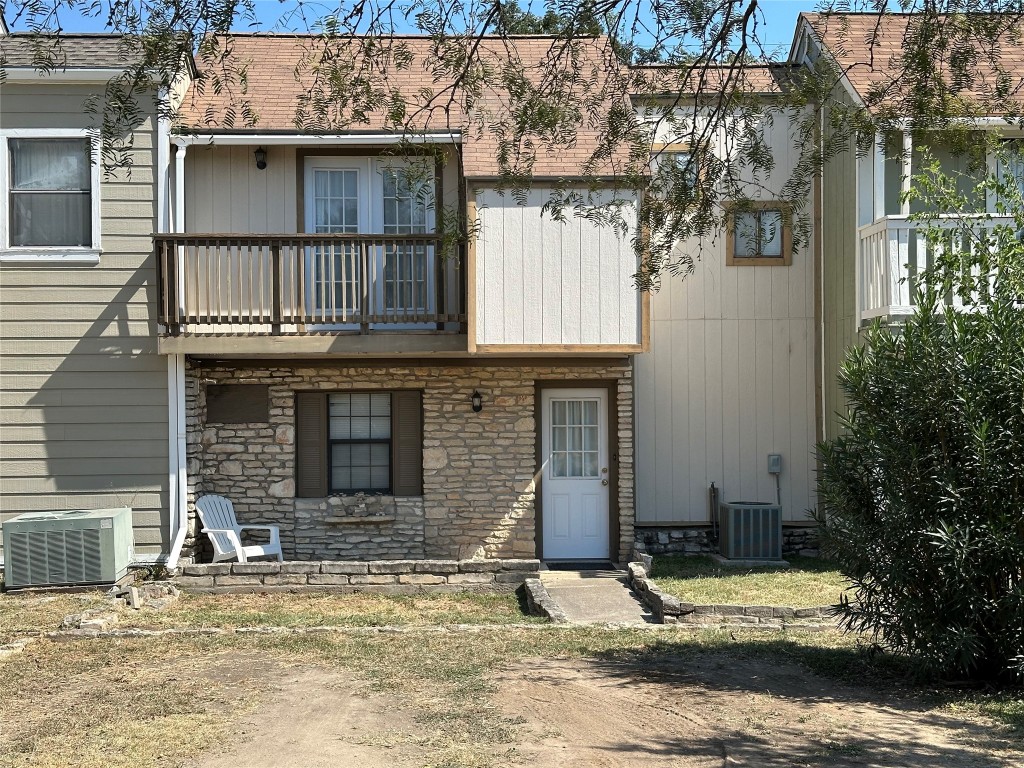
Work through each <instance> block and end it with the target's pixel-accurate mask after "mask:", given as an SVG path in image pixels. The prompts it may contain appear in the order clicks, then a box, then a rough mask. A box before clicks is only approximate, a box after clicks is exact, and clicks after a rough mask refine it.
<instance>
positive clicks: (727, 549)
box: [718, 501, 782, 560]
mask: <svg viewBox="0 0 1024 768" xmlns="http://www.w3.org/2000/svg"><path fill="white" fill-rule="evenodd" d="M718 515H719V534H718V549H719V552H720V553H721V554H722V556H723V557H727V558H729V559H730V560H781V559H782V508H781V507H780V506H779V505H778V504H771V503H768V502H761V501H723V502H722V503H721V505H720V506H719V508H718Z"/></svg>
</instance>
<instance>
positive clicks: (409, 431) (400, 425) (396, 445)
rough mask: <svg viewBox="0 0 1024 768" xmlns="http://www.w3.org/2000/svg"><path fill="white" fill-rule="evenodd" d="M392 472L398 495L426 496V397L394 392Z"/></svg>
mask: <svg viewBox="0 0 1024 768" xmlns="http://www.w3.org/2000/svg"><path fill="white" fill-rule="evenodd" d="M391 473H392V475H393V481H392V485H393V488H392V491H393V492H394V494H395V496H420V495H422V494H423V394H422V393H421V392H418V391H416V390H409V389H406V390H400V391H398V392H392V393H391Z"/></svg>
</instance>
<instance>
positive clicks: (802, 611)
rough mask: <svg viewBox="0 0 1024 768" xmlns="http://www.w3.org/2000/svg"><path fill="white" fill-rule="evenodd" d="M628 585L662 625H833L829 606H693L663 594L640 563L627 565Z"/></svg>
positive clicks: (665, 593)
mask: <svg viewBox="0 0 1024 768" xmlns="http://www.w3.org/2000/svg"><path fill="white" fill-rule="evenodd" d="M627 573H628V576H627V578H628V579H629V585H630V586H631V587H632V588H633V591H634V592H636V594H637V595H638V596H639V597H640V599H641V600H643V601H644V602H645V603H646V604H647V605H649V606H650V608H651V611H652V612H653V614H654V617H655V618H656V619H657V620H658V621H659V622H660V623H662V624H703V625H710V626H730V625H741V624H742V625H753V624H756V625H767V626H774V627H781V626H804V627H825V626H834V625H835V622H834V621H833V620H832V619H831V615H832V608H831V606H827V605H823V606H818V607H815V608H790V607H787V606H776V605H696V604H694V603H686V602H683V601H681V600H680V599H679V598H677V597H675V596H674V595H670V594H668V593H667V592H663V591H662V590H661V589H660V588H659V587H658V585H657V584H655V583H654V581H652V580H651V579H650V578H649V577H648V575H647V570H646V569H645V568H644V566H643V564H642V563H630V564H629V567H628V572H627Z"/></svg>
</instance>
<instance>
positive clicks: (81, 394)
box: [0, 79, 169, 554]
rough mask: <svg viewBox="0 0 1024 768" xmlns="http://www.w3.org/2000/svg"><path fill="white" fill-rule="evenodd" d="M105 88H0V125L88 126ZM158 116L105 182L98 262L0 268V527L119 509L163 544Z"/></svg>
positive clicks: (138, 133)
mask: <svg viewBox="0 0 1024 768" xmlns="http://www.w3.org/2000/svg"><path fill="white" fill-rule="evenodd" d="M102 87H103V86H102V84H100V85H95V86H93V85H78V84H69V83H59V82H53V81H47V80H45V79H41V80H40V81H38V82H37V83H5V84H0V103H2V107H0V128H2V129H29V128H88V127H91V126H92V125H94V124H95V122H96V121H97V120H98V119H99V117H98V116H96V115H91V114H88V113H87V112H86V109H85V102H86V100H87V99H88V97H89V95H90V93H93V92H94V91H95V90H96V89H100V90H102ZM154 115H155V110H150V111H148V112H147V113H146V114H145V116H144V117H143V120H142V122H141V123H140V124H139V125H138V126H136V127H135V130H134V146H133V147H132V149H131V151H130V155H131V158H132V161H133V163H132V168H131V172H130V174H129V173H128V171H127V170H118V171H116V172H115V173H114V175H113V176H112V177H104V178H103V179H102V181H101V184H100V194H101V198H100V199H101V215H102V242H101V246H102V253H101V255H100V260H99V264H97V265H93V266H85V265H77V266H69V265H47V266H39V267H24V266H18V265H16V264H10V263H6V264H3V265H0V396H2V401H0V524H2V521H3V520H4V519H7V518H10V517H12V516H14V515H17V514H20V513H22V512H27V511H33V510H60V509H69V508H70V509H74V508H98V507H112V506H123V505H127V506H130V507H132V508H133V509H134V513H135V514H134V523H135V541H136V546H137V550H138V552H139V553H140V554H157V553H159V552H161V551H166V550H167V546H168V533H167V531H168V526H169V522H168V518H167V510H168V439H167V438H168V435H167V361H166V358H164V357H161V356H159V355H157V353H156V326H155V319H154V317H153V309H154V307H155V278H156V274H155V270H154V264H153V258H152V241H151V237H150V235H151V233H152V232H153V231H154V230H155V229H156V202H155V201H156V185H155V181H154V168H153V165H154V159H155V154H156V153H155V151H154V145H155V140H156V121H155V117H154Z"/></svg>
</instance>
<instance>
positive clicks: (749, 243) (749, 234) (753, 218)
mask: <svg viewBox="0 0 1024 768" xmlns="http://www.w3.org/2000/svg"><path fill="white" fill-rule="evenodd" d="M792 242H793V236H792V232H791V229H790V224H789V222H788V221H787V219H786V210H785V208H784V206H783V204H782V203H761V204H757V205H756V207H754V208H752V209H749V210H748V209H738V210H736V211H734V212H732V213H731V214H730V215H729V220H728V230H727V237H726V251H727V252H726V264H728V265H730V266H743V265H750V266H756V265H774V266H788V265H789V264H791V263H792Z"/></svg>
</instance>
